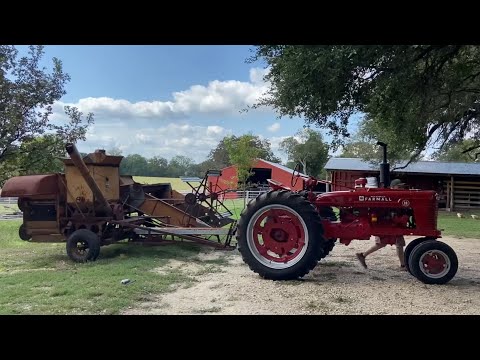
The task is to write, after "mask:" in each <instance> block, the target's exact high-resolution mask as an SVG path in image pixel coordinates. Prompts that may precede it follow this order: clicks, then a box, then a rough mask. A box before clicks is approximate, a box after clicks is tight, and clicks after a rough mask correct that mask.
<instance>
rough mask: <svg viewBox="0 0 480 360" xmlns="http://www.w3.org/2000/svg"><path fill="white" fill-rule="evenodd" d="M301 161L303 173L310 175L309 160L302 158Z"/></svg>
mask: <svg viewBox="0 0 480 360" xmlns="http://www.w3.org/2000/svg"><path fill="white" fill-rule="evenodd" d="M300 163H301V164H302V168H303V173H304V174H305V175H308V173H307V162H306V161H305V160H300Z"/></svg>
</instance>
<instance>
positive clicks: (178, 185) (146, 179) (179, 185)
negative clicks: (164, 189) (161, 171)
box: [133, 176, 197, 191]
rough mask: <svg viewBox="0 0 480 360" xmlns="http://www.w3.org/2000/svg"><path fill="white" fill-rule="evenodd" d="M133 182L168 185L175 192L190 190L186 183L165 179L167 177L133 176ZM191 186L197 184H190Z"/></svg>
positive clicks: (178, 179) (176, 179)
mask: <svg viewBox="0 0 480 360" xmlns="http://www.w3.org/2000/svg"><path fill="white" fill-rule="evenodd" d="M133 180H135V181H136V182H139V183H141V184H157V183H170V184H172V188H173V189H174V190H177V191H181V190H191V188H190V186H188V184H187V183H185V182H183V181H182V180H180V178H167V177H151V176H134V177H133ZM192 185H193V186H195V185H197V184H192Z"/></svg>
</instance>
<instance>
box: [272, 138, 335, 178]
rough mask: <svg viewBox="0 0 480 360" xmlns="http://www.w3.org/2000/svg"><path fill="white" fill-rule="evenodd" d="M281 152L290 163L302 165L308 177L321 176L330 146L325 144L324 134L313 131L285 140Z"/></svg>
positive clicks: (281, 144) (281, 145)
mask: <svg viewBox="0 0 480 360" xmlns="http://www.w3.org/2000/svg"><path fill="white" fill-rule="evenodd" d="M280 150H281V151H283V152H284V153H286V154H287V156H288V160H289V161H292V162H295V163H300V164H302V171H303V172H304V173H305V174H307V175H313V176H321V175H322V170H323V167H324V166H325V164H326V162H327V160H328V145H327V144H325V143H324V142H323V138H322V134H321V133H320V132H318V131H314V130H312V129H304V130H302V131H300V132H298V133H297V134H296V135H295V136H291V137H288V138H286V139H284V140H283V141H282V142H281V143H280Z"/></svg>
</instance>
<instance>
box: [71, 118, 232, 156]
mask: <svg viewBox="0 0 480 360" xmlns="http://www.w3.org/2000/svg"><path fill="white" fill-rule="evenodd" d="M114 131H115V136H113V135H112V126H111V125H110V124H103V125H99V124H95V125H94V126H92V127H90V129H89V130H88V132H87V135H86V138H87V140H86V141H85V142H81V143H79V144H78V147H79V149H80V151H82V152H92V151H94V150H95V149H106V150H109V149H111V148H113V147H118V148H120V149H121V150H122V152H123V155H128V154H134V153H137V154H141V155H143V156H145V157H147V158H150V157H152V156H161V157H164V158H167V159H171V158H172V157H174V156H176V155H184V156H188V157H190V158H191V159H193V160H194V161H196V162H201V161H203V160H205V158H206V157H207V155H208V153H209V152H210V150H211V149H213V148H214V147H215V146H216V145H217V144H218V142H219V141H220V140H221V139H222V138H223V137H224V136H226V135H229V134H230V133H231V131H229V130H227V129H224V128H222V127H220V126H216V125H211V126H193V125H189V124H175V123H170V124H167V125H166V126H161V127H157V128H136V127H135V125H134V124H123V125H120V126H115V128H114Z"/></svg>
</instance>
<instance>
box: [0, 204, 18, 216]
mask: <svg viewBox="0 0 480 360" xmlns="http://www.w3.org/2000/svg"><path fill="white" fill-rule="evenodd" d="M16 211H18V206H17V204H0V215H3V214H13V213H14V212H16Z"/></svg>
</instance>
